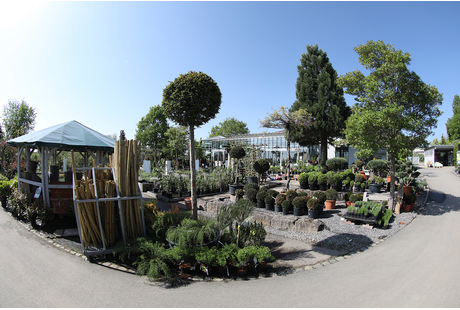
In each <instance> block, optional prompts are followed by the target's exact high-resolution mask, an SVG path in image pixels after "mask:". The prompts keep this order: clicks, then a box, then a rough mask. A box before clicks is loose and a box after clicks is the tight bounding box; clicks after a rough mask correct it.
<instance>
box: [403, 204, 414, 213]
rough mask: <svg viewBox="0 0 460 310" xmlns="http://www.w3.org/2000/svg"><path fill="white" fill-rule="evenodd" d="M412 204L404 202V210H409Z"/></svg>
mask: <svg viewBox="0 0 460 310" xmlns="http://www.w3.org/2000/svg"><path fill="white" fill-rule="evenodd" d="M413 205H414V204H413V203H411V204H408V203H405V204H404V212H410V210H411V209H412V207H413Z"/></svg>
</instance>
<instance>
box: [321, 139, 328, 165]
mask: <svg viewBox="0 0 460 310" xmlns="http://www.w3.org/2000/svg"><path fill="white" fill-rule="evenodd" d="M326 160H327V138H326V137H323V135H322V134H321V161H320V165H321V166H324V165H326Z"/></svg>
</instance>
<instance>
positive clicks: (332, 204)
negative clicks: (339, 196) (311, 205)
mask: <svg viewBox="0 0 460 310" xmlns="http://www.w3.org/2000/svg"><path fill="white" fill-rule="evenodd" d="M325 205H326V210H334V209H335V200H326V202H325Z"/></svg>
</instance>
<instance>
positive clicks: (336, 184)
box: [332, 173, 343, 192]
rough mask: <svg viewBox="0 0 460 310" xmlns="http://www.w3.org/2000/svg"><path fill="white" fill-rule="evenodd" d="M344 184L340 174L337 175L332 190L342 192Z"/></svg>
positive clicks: (333, 178)
mask: <svg viewBox="0 0 460 310" xmlns="http://www.w3.org/2000/svg"><path fill="white" fill-rule="evenodd" d="M342 182H343V177H342V175H341V174H340V173H336V174H334V175H333V177H332V188H333V189H335V190H336V191H337V192H340V191H341V190H342Z"/></svg>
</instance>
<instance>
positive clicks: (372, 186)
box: [369, 176, 383, 193]
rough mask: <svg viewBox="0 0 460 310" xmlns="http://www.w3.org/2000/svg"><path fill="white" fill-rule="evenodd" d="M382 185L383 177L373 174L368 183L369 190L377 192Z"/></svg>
mask: <svg viewBox="0 0 460 310" xmlns="http://www.w3.org/2000/svg"><path fill="white" fill-rule="evenodd" d="M382 186H383V178H382V177H380V176H374V177H373V178H372V179H371V180H370V183H369V192H371V193H378V192H380V189H381V188H382Z"/></svg>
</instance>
